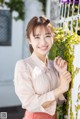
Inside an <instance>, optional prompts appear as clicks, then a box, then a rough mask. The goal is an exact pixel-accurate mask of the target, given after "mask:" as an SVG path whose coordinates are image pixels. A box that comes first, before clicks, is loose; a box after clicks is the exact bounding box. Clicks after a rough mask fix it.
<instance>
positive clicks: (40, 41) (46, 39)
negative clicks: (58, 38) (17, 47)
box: [30, 26, 53, 56]
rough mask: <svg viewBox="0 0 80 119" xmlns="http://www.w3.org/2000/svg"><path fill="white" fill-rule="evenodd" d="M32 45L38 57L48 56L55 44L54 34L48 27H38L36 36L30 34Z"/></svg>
mask: <svg viewBox="0 0 80 119" xmlns="http://www.w3.org/2000/svg"><path fill="white" fill-rule="evenodd" d="M30 44H31V45H32V47H33V50H34V52H35V53H37V54H38V55H42V56H46V54H47V53H48V52H49V50H50V49H51V47H52V44H53V33H52V32H51V29H50V28H49V27H47V26H45V27H44V26H37V28H36V29H35V32H34V35H33V33H32V32H31V34H30Z"/></svg>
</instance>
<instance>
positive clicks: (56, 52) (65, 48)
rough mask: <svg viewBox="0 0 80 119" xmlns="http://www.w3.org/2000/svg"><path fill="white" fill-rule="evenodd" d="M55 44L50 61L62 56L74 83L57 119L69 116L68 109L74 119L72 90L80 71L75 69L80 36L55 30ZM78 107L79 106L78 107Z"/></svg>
mask: <svg viewBox="0 0 80 119" xmlns="http://www.w3.org/2000/svg"><path fill="white" fill-rule="evenodd" d="M54 32H55V38H54V44H53V46H52V48H51V50H50V52H49V59H51V60H54V58H55V57H57V56H61V57H62V58H63V59H64V60H66V61H67V63H68V71H69V72H70V73H71V76H72V82H71V84H70V88H69V90H68V91H67V92H66V93H65V97H66V99H67V102H66V103H64V104H63V105H58V106H57V119H65V118H66V117H67V115H68V109H69V108H70V119H74V115H73V112H72V92H71V91H72V88H73V83H74V77H75V74H76V73H77V72H78V71H79V68H77V67H76V69H75V68H74V65H73V60H74V48H75V45H76V44H79V43H80V36H79V35H77V34H76V33H71V32H70V31H68V32H66V31H65V30H64V29H62V28H55V29H54ZM77 107H78V106H77Z"/></svg>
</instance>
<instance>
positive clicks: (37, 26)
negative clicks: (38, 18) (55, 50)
mask: <svg viewBox="0 0 80 119" xmlns="http://www.w3.org/2000/svg"><path fill="white" fill-rule="evenodd" d="M37 29H39V33H37ZM43 29H44V30H45V34H51V28H50V27H49V26H45V25H42V24H38V25H36V26H35V27H34V29H33V36H36V35H38V34H41V32H42V31H43Z"/></svg>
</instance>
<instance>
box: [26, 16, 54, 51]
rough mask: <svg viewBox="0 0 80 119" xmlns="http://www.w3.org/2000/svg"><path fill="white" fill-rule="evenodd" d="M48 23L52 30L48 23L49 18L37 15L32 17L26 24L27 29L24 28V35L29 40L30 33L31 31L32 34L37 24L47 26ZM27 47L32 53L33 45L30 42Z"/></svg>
mask: <svg viewBox="0 0 80 119" xmlns="http://www.w3.org/2000/svg"><path fill="white" fill-rule="evenodd" d="M47 25H49V27H50V28H51V30H53V27H52V25H51V23H50V20H49V19H45V18H44V17H42V16H40V17H39V18H38V17H36V16H35V17H33V18H32V19H31V20H30V21H29V23H28V25H27V29H26V36H27V38H28V39H29V40H30V34H31V32H32V33H33V36H34V31H35V28H36V27H37V26H47ZM29 49H30V52H31V53H32V52H33V47H32V45H31V44H29Z"/></svg>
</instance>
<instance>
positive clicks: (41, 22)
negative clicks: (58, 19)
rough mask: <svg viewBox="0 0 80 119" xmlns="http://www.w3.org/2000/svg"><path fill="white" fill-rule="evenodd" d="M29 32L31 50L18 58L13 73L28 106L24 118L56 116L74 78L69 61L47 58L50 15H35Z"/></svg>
mask: <svg viewBox="0 0 80 119" xmlns="http://www.w3.org/2000/svg"><path fill="white" fill-rule="evenodd" d="M26 35H27V38H28V41H29V45H30V51H31V53H32V54H31V56H29V57H28V58H25V59H21V60H19V61H17V63H16V66H15V75H14V85H15V92H16V94H17V96H18V97H19V99H20V101H21V103H22V108H24V109H26V112H25V116H24V119H56V114H55V113H56V104H57V101H58V100H60V101H63V100H65V98H64V96H63V93H65V92H66V91H67V90H68V88H69V83H70V81H71V75H70V73H69V72H68V71H67V62H66V61H65V60H63V59H62V58H61V57H56V58H55V60H54V61H50V60H49V59H48V52H49V50H50V49H51V47H52V45H53V38H54V33H53V29H52V26H51V24H50V21H49V20H48V19H45V18H43V17H39V18H38V17H36V16H35V17H33V18H32V19H31V20H30V21H29V23H28V25H27V30H26Z"/></svg>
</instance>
